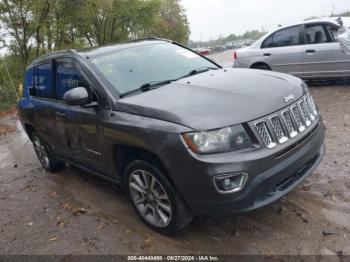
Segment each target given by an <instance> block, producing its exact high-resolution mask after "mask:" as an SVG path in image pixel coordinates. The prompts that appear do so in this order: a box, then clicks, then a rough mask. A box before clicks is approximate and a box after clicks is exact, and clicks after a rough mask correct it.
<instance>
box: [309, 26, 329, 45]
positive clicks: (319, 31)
mask: <svg viewBox="0 0 350 262" xmlns="http://www.w3.org/2000/svg"><path fill="white" fill-rule="evenodd" d="M305 42H306V44H307V45H309V44H321V43H327V42H328V38H327V35H326V31H325V29H324V27H323V26H322V25H306V28H305Z"/></svg>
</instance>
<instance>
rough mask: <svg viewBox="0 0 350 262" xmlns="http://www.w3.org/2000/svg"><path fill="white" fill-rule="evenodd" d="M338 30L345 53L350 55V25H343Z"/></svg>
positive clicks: (339, 39)
mask: <svg viewBox="0 0 350 262" xmlns="http://www.w3.org/2000/svg"><path fill="white" fill-rule="evenodd" d="M338 32H339V35H338V41H339V44H340V46H341V48H342V49H343V51H344V52H345V54H347V55H350V28H349V27H348V26H342V27H341V28H339V31H338Z"/></svg>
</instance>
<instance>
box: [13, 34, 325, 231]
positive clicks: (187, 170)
mask: <svg viewBox="0 0 350 262" xmlns="http://www.w3.org/2000/svg"><path fill="white" fill-rule="evenodd" d="M150 61H152V62H151V63H150ZM145 65H146V66H145ZM266 90H270V92H269V93H268V94H267V92H266ZM17 106H18V112H19V116H20V119H21V122H22V125H23V128H24V130H25V131H26V132H27V134H28V136H29V137H30V139H31V141H32V143H33V145H34V149H35V152H36V154H37V156H38V158H39V161H40V163H41V164H42V166H43V167H44V168H45V169H46V170H47V171H51V172H52V171H56V170H60V169H62V168H64V166H65V162H67V163H70V164H71V165H74V166H78V167H79V168H81V169H83V170H85V171H87V172H90V173H92V174H94V175H97V176H99V177H102V178H104V179H106V180H108V181H110V182H113V183H117V184H119V185H120V186H121V187H122V188H123V189H124V190H125V192H126V193H127V195H128V196H129V198H130V201H131V203H132V205H133V207H134V209H135V211H136V213H137V214H138V215H139V216H140V218H141V219H142V220H143V221H144V222H145V223H146V224H147V225H148V226H150V227H151V228H152V229H154V230H156V231H158V232H160V233H163V234H170V233H174V232H176V231H178V230H181V229H183V228H184V227H185V226H186V225H187V224H188V223H190V222H191V220H192V218H193V216H194V215H198V214H206V215H210V216H216V215H227V214H232V213H235V212H243V211H248V210H252V209H256V208H260V207H262V206H265V205H267V204H270V203H272V202H274V201H276V200H277V199H279V198H281V197H283V196H284V195H286V194H287V193H288V192H290V191H291V190H293V189H294V188H295V187H296V186H297V185H299V184H300V183H301V182H302V181H303V180H304V179H305V178H306V177H307V176H309V175H310V174H312V172H313V171H314V170H315V168H316V167H317V166H318V164H319V163H320V161H321V159H322V157H323V155H324V153H325V148H324V134H325V128H324V125H323V123H322V117H321V116H320V115H319V114H318V111H317V108H316V106H315V104H314V102H313V99H312V97H311V95H310V94H309V91H308V87H307V85H306V84H305V83H304V82H303V81H301V80H300V79H298V78H295V77H293V76H290V75H285V74H280V73H276V72H262V71H258V70H246V69H233V68H227V69H224V68H221V67H220V66H219V65H217V64H216V63H214V62H212V61H211V60H209V59H207V58H205V57H203V56H200V55H198V54H197V53H195V52H193V51H192V50H190V49H188V48H186V47H184V46H182V45H181V44H178V43H175V42H172V41H169V40H160V39H146V40H139V41H133V42H131V43H125V44H120V45H112V46H106V47H99V48H91V49H84V50H79V51H76V50H68V51H62V52H54V53H51V54H48V55H46V56H43V57H40V58H38V59H36V60H35V61H34V62H33V63H32V64H31V65H30V66H29V67H28V69H27V70H26V73H25V81H24V90H23V97H22V99H21V100H20V101H19V102H18V105H17ZM67 179H68V178H67Z"/></svg>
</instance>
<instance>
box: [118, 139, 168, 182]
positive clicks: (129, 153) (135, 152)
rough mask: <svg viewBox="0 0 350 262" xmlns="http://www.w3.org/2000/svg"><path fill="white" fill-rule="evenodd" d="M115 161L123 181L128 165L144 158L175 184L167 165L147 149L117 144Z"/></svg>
mask: <svg viewBox="0 0 350 262" xmlns="http://www.w3.org/2000/svg"><path fill="white" fill-rule="evenodd" d="M113 154H114V162H115V165H116V169H117V171H118V174H119V176H120V178H121V182H123V180H124V173H125V169H126V167H127V166H128V165H129V164H130V163H131V162H132V161H134V160H144V161H147V162H149V163H151V164H153V165H155V166H156V167H157V168H159V170H160V171H162V172H163V173H164V175H165V176H166V177H167V179H168V180H169V182H170V183H171V184H172V186H174V183H173V181H172V180H171V178H170V176H169V174H168V172H167V170H166V168H165V166H164V165H163V163H162V161H161V160H160V158H159V157H158V156H157V155H156V154H155V153H153V152H150V151H148V150H145V149H141V148H137V147H134V146H129V145H123V144H117V145H115V146H114V148H113Z"/></svg>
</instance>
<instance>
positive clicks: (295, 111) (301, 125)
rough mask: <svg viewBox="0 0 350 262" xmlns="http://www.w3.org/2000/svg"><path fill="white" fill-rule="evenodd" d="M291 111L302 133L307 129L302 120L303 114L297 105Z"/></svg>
mask: <svg viewBox="0 0 350 262" xmlns="http://www.w3.org/2000/svg"><path fill="white" fill-rule="evenodd" d="M291 112H292V116H293V118H294V120H295V124H296V125H297V127H298V131H299V132H300V133H301V132H303V131H304V130H305V126H304V122H303V120H302V117H301V114H300V112H299V109H298V107H297V106H296V105H294V106H292V107H291Z"/></svg>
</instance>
